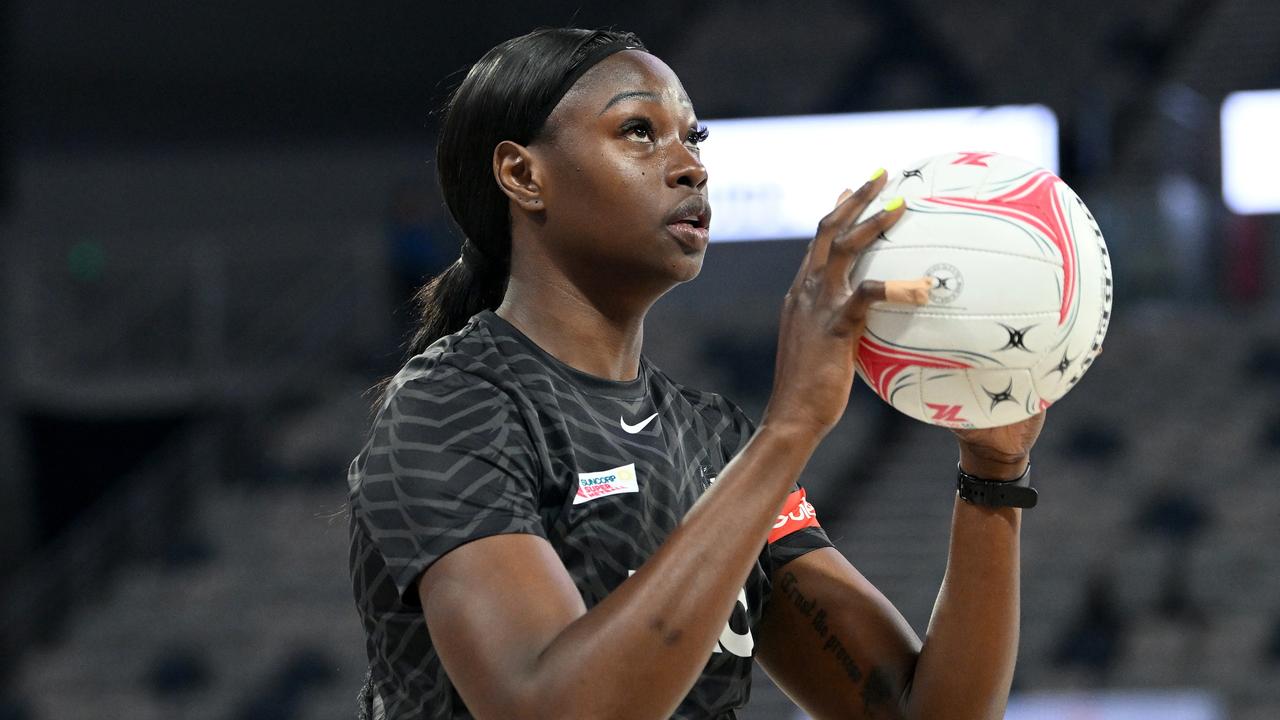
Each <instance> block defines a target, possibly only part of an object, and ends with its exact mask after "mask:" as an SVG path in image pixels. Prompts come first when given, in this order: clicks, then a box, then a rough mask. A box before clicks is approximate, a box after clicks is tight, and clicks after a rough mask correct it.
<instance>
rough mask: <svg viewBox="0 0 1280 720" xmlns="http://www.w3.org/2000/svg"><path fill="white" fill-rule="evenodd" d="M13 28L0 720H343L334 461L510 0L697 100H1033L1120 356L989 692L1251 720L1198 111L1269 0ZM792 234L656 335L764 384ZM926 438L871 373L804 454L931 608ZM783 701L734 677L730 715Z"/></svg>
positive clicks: (1268, 695)
mask: <svg viewBox="0 0 1280 720" xmlns="http://www.w3.org/2000/svg"><path fill="white" fill-rule="evenodd" d="M0 18H3V23H0V490H2V494H0V498H2V499H3V503H0V542H2V545H0V547H3V553H2V554H0V577H2V578H3V582H2V583H0V720H17V719H22V720H35V719H41V720H43V719H45V718H106V717H111V718H115V717H129V718H162V717H163V718H235V719H237V720H250V719H256V718H268V717H269V718H280V719H288V718H348V717H352V714H353V712H354V702H353V698H354V695H355V692H356V690H357V688H358V685H359V682H360V681H361V679H362V677H363V673H364V668H363V654H364V651H363V636H362V634H361V632H360V629H359V625H358V621H357V617H356V614H355V611H354V607H353V605H352V602H351V598H350V590H349V586H348V580H347V574H346V573H347V570H346V568H347V565H346V520H345V517H344V516H343V515H342V509H343V503H344V501H345V494H346V483H345V469H346V464H347V463H348V462H349V460H350V458H351V457H353V456H354V455H355V453H356V452H357V451H358V450H359V448H360V447H361V445H362V444H363V442H364V434H365V432H366V430H367V426H368V423H369V420H370V416H369V407H370V404H371V403H372V400H373V398H372V396H371V395H369V394H368V393H367V391H368V389H369V388H370V387H372V386H373V385H374V384H375V383H376V382H377V381H378V380H379V379H380V378H382V377H384V376H386V375H388V374H390V373H392V372H394V371H395V369H396V368H397V367H398V365H399V363H400V362H401V361H402V360H403V356H402V351H401V342H402V340H403V334H404V332H405V331H406V330H407V329H408V328H409V327H410V324H411V322H412V318H411V315H412V311H411V307H410V305H409V297H410V294H411V292H412V289H413V288H414V287H415V286H416V285H418V284H419V283H421V282H422V280H423V279H424V278H425V277H427V276H429V275H430V274H431V273H433V272H434V271H435V270H436V269H438V268H439V267H441V266H442V265H443V264H446V263H448V262H450V261H451V260H452V258H453V257H454V256H455V255H456V253H457V238H456V236H455V235H454V233H453V231H452V230H451V228H450V227H449V223H448V221H447V218H446V217H445V216H444V215H443V212H442V210H441V208H440V205H439V200H438V198H437V196H436V188H435V185H434V181H433V170H432V166H431V162H432V143H433V136H434V131H435V128H436V125H437V117H436V116H435V115H434V112H433V111H434V109H435V108H437V107H438V106H439V105H440V103H441V102H442V100H443V99H444V98H445V96H446V95H447V92H448V91H449V89H451V88H452V87H453V86H454V84H456V82H458V80H460V78H461V73H463V72H465V70H466V68H467V67H468V66H469V65H470V63H471V62H473V61H474V60H476V59H477V58H478V57H479V56H480V55H481V54H482V53H483V52H484V51H486V50H487V49H488V48H490V47H492V46H493V45H495V44H496V43H498V42H500V41H502V40H505V39H507V38H509V37H511V36H514V35H518V34H521V33H523V32H526V31H528V30H530V29H532V28H533V27H536V26H539V25H578V26H587V27H601V26H616V27H619V28H623V29H629V30H633V31H635V32H637V33H638V34H639V35H640V36H641V37H642V38H643V39H644V41H645V42H646V44H647V45H648V46H649V48H650V49H651V50H652V51H653V52H654V53H655V54H657V55H658V56H660V57H662V58H663V59H665V60H666V61H667V62H668V64H670V65H671V66H672V67H673V68H674V69H675V70H676V72H677V73H678V74H679V75H680V76H681V77H682V79H683V81H684V83H685V86H686V88H687V89H688V91H689V93H690V95H691V97H692V98H693V99H694V102H695V104H696V106H697V109H698V112H699V115H700V116H702V117H704V118H716V117H734V116H768V115H788V114H801V113H825V112H857V111H873V110H887V109H911V108H931V107H951V106H970V105H994V104H1007V103H1042V104H1045V105H1047V106H1049V107H1050V108H1052V109H1053V110H1054V112H1055V113H1056V114H1057V116H1058V119H1059V122H1060V124H1061V137H1060V143H1061V148H1062V156H1061V170H1062V172H1061V174H1062V175H1063V177H1064V178H1065V179H1066V180H1067V181H1068V182H1069V183H1071V184H1072V186H1073V187H1074V188H1075V189H1076V190H1077V191H1078V192H1079V193H1080V195H1081V196H1082V197H1083V198H1084V199H1085V200H1086V202H1088V203H1089V206H1090V208H1091V209H1092V210H1093V211H1094V214H1095V215H1096V216H1097V217H1098V219H1099V221H1100V223H1101V225H1102V228H1103V230H1104V232H1105V233H1106V237H1107V242H1108V244H1109V246H1110V249H1111V251H1112V257H1113V261H1114V269H1115V277H1116V285H1117V292H1116V300H1115V319H1114V321H1113V323H1112V327H1111V331H1110V335H1109V336H1108V339H1107V351H1106V353H1105V354H1104V355H1103V356H1102V357H1101V359H1100V360H1099V362H1098V363H1097V366H1096V368H1095V369H1094V370H1093V371H1092V372H1091V373H1090V374H1089V380H1088V381H1087V382H1084V383H1082V384H1081V386H1080V388H1079V389H1077V390H1076V391H1075V392H1073V393H1072V394H1071V395H1070V396H1069V397H1068V398H1067V399H1065V400H1064V401H1063V402H1062V403H1060V404H1058V405H1056V406H1055V407H1054V409H1053V411H1052V412H1051V413H1050V418H1049V423H1048V429H1047V430H1046V433H1045V436H1044V438H1043V439H1042V440H1041V443H1040V445H1039V446H1038V447H1037V477H1038V478H1039V480H1038V484H1039V485H1040V487H1041V492H1042V506H1041V507H1039V508H1037V509H1036V510H1035V511H1033V512H1030V513H1028V514H1027V516H1026V522H1025V529H1024V538H1025V539H1024V568H1025V569H1024V581H1023V592H1024V615H1025V619H1024V623H1023V625H1024V631H1023V639H1022V650H1021V659H1020V662H1019V667H1018V676H1017V678H1016V680H1015V692H1016V695H1017V696H1018V697H1020V698H1023V699H1024V700H1035V699H1037V698H1040V699H1043V698H1045V697H1049V695H1046V694H1055V693H1065V692H1079V693H1085V694H1087V695H1089V696H1091V697H1094V698H1095V699H1096V698H1104V699H1105V698H1107V697H1111V698H1115V697H1118V696H1117V695H1116V693H1131V692H1137V693H1143V694H1144V695H1143V697H1145V698H1147V699H1148V700H1149V704H1148V706H1149V707H1156V706H1157V705H1158V703H1160V702H1170V703H1173V705H1174V706H1176V707H1178V708H1181V710H1182V711H1185V712H1187V713H1190V714H1186V715H1176V714H1169V713H1168V712H1166V713H1164V714H1157V715H1139V714H1131V715H1124V714H1123V713H1122V714H1110V715H1104V714H1101V713H1102V711H1101V710H1096V709H1095V711H1094V712H1096V713H1098V714H1094V715H1087V714H1081V715H1073V716H1072V717H1090V718H1092V717H1099V718H1101V717H1107V718H1111V717H1148V716H1159V717H1186V718H1188V720H1192V719H1197V718H1204V719H1207V718H1225V717H1233V718H1258V719H1261V718H1274V717H1280V682H1278V681H1280V559H1278V558H1277V554H1276V552H1275V551H1274V547H1275V545H1276V543H1277V541H1280V522H1277V518H1280V482H1278V481H1280V409H1277V408H1278V407H1280V406H1278V404H1277V402H1276V400H1277V399H1280V317H1278V314H1277V311H1278V310H1280V284H1277V283H1276V282H1275V281H1274V280H1273V277H1274V276H1275V274H1276V271H1277V268H1278V267H1280V265H1278V261H1280V251H1278V250H1277V244H1278V243H1277V241H1278V240H1280V237H1278V236H1280V223H1278V222H1277V220H1276V218H1275V216H1266V215H1255V216H1237V215H1233V214H1232V213H1230V212H1229V211H1228V210H1227V208H1226V207H1225V206H1224V204H1223V201H1222V199H1221V193H1220V170H1219V167H1220V164H1219V163H1220V157H1219V155H1220V152H1219V122H1218V118H1219V107H1220V104H1221V102H1222V100H1223V98H1224V97H1225V96H1226V95H1227V94H1228V93H1229V92H1232V91H1236V90H1245V89H1260V88H1280V4H1278V3H1276V2H1275V0H1148V1H1146V2H1136V1H1133V2H1116V1H1115V0H1081V1H1079V2H1074V3H1038V2H1024V1H1020V2H1012V1H1010V0H1002V1H1000V2H995V1H992V0H981V1H979V2H971V3H948V2H941V1H940V0H905V1H904V2H900V3H893V4H886V3H874V2H866V1H862V0H859V1H851V2H836V1H835V0H829V1H823V0H813V1H802V2H783V1H781V0H758V1H755V2H746V1H741V2H701V3H695V4H684V3H671V2H658V1H657V0H635V1H633V2H630V3H626V4H619V5H617V6H616V7H615V6H612V5H610V4H587V3H582V2H565V1H561V0H543V2H538V3H525V4H505V3H486V2H476V3H423V2H413V3H410V2H402V1H401V2H380V3H371V4H359V3H350V2H342V3H339V2H333V1H332V0H315V1H313V2H311V3H305V4H302V3H284V2H271V1H270V0H257V1H256V2H246V1H244V0H228V1H226V2H220V3H212V4H193V3H179V4H173V5H171V6H168V7H166V6H164V5H163V4H161V6H157V5H156V4H154V3H144V2H140V1H139V0H122V1H120V2H114V3H109V4H91V3H79V2H67V0H44V1H43V2H39V3H37V2H13V1H0ZM712 128H713V130H712V133H713V138H712V140H711V142H714V124H713V125H712ZM1278 130H1280V128H1278ZM849 141H850V142H851V143H857V142H868V143H874V142H875V139H874V138H850V139H849ZM1275 142H1280V140H1276V141H1275ZM869 170H870V168H851V169H850V173H851V178H852V179H851V182H855V181H857V180H859V179H861V178H862V177H863V176H864V175H865V174H866V172H868V171H869ZM713 182H714V178H713ZM815 221H816V218H815ZM802 252H803V243H800V242H796V241H795V240H793V239H792V240H788V239H778V240H776V241H766V242H757V243H740V244H722V245H714V246H713V247H712V249H711V252H710V253H709V256H708V260H707V266H706V269H705V271H704V274H703V276H702V277H701V278H699V279H698V280H697V281H696V282H694V283H691V284H689V285H687V286H685V287H682V288H679V289H677V290H676V291H675V292H673V293H671V295H670V296H668V297H667V298H665V299H664V300H663V301H662V303H661V304H660V305H659V306H658V307H657V308H656V309H655V310H654V312H653V314H652V315H651V317H650V322H649V326H648V330H649V331H648V334H647V339H648V340H649V343H648V347H647V352H648V354H649V355H650V356H651V357H652V358H654V359H655V361H656V362H657V363H658V364H659V365H661V366H663V367H664V368H665V369H666V370H667V371H668V372H670V373H671V374H672V375H674V376H675V377H677V378H680V379H682V380H685V381H687V382H688V383H689V384H691V385H695V386H702V387H706V388H709V389H714V390H718V391H721V392H724V393H725V394H727V395H729V396H730V397H732V398H734V399H737V400H738V401H739V402H741V403H742V404H743V405H744V406H746V407H747V408H749V409H750V410H752V411H753V412H758V410H759V409H760V408H761V406H762V403H763V400H764V398H765V396H766V395H767V392H768V387H769V382H770V377H771V373H772V353H773V347H774V332H775V319H776V314H777V308H778V305H779V300H780V298H781V296H782V294H783V292H784V289H785V286H786V284H787V282H788V281H789V278H790V275H791V270H789V269H787V268H790V267H792V266H794V264H795V263H796V262H798V260H799V258H800V255H801V254H802ZM780 269H786V270H785V272H783V271H782V270H780ZM953 455H954V448H953V442H952V441H951V440H950V438H949V435H948V434H947V433H946V432H945V431H942V430H938V429H935V428H929V427H926V426H924V425H919V424H914V423H912V422H910V421H907V420H905V419H903V418H901V417H899V416H897V415H896V414H894V413H892V412H890V411H888V410H887V409H886V408H885V407H884V406H883V405H882V404H881V403H880V402H879V401H878V400H877V399H875V397H874V396H873V395H872V394H871V393H869V392H868V391H866V389H865V388H858V390H857V392H856V397H855V399H854V401H853V403H852V405H851V410H850V413H849V416H848V417H847V418H846V420H845V422H844V423H843V425H842V427H841V428H840V429H839V430H838V431H837V432H835V433H833V435H832V436H831V438H830V439H828V441H827V442H826V444H825V445H824V447H823V448H822V450H821V451H820V453H819V456H818V457H816V458H815V460H814V462H813V463H812V465H811V467H810V469H809V472H808V475H807V480H806V482H807V484H808V485H809V487H810V491H811V496H812V497H813V498H814V499H815V502H816V504H817V506H818V508H819V510H820V512H821V513H822V517H823V524H824V526H825V527H827V529H828V531H829V532H830V533H831V535H832V538H833V539H834V540H835V541H836V542H837V544H838V545H839V546H840V547H841V549H842V550H844V551H845V552H846V554H848V555H849V557H850V558H851V559H852V561H853V562H854V563H855V564H856V565H858V566H859V567H860V568H861V569H862V570H863V571H864V573H865V574H867V575H868V577H870V579H871V580H872V581H873V582H875V583H876V584H877V585H879V586H880V587H881V588H882V589H884V590H885V591H886V593H887V594H888V595H889V597H890V599H891V600H893V601H894V602H895V603H896V604H898V605H899V607H901V608H902V609H903V611H904V612H905V613H906V614H907V617H908V618H909V619H910V620H911V621H912V623H913V625H915V627H916V629H917V631H918V632H923V630H924V627H925V623H926V622H927V619H928V614H929V609H930V607H931V604H932V601H933V598H934V595H935V594H936V590H937V586H938V582H939V580H940V577H941V571H942V567H943V563H944V562H945V552H946V533H947V516H948V511H949V507H950V502H951V500H950V487H949V485H948V483H949V478H950V475H949V468H950V463H952V462H953ZM1077 697H1083V696H1077ZM1081 702H1085V701H1083V700H1082V701H1081ZM1151 703H1155V704H1151ZM1080 707H1096V706H1090V705H1088V703H1087V702H1086V703H1085V704H1084V705H1081V706H1080ZM1134 707H1137V706H1134ZM793 712H794V711H793V710H792V709H790V705H789V704H788V703H787V702H786V700H785V698H783V697H782V696H781V695H780V694H779V693H778V692H777V691H776V690H774V689H773V688H772V687H770V686H769V685H768V683H767V681H764V680H762V681H761V682H760V684H759V685H758V686H757V689H756V691H755V698H754V701H753V703H752V706H751V708H750V709H749V710H748V712H747V713H746V714H744V717H745V718H776V717H791V716H792V714H793ZM1048 712H1049V714H1047V715H1040V716H1043V717H1054V716H1055V715H1053V714H1052V712H1053V711H1048ZM1064 712H1065V711H1064ZM1082 712H1083V711H1082ZM1138 712H1140V711H1139V710H1132V713H1138ZM1195 713H1199V714H1195ZM1013 716H1014V715H1013V713H1012V711H1011V715H1010V717H1013ZM1030 716H1031V715H1020V716H1019V717H1030ZM1040 716H1037V717H1040ZM1061 716H1065V715H1061Z"/></svg>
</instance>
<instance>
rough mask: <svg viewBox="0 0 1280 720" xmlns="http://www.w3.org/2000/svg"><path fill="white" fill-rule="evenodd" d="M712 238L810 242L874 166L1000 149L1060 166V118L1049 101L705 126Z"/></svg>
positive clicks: (735, 121) (894, 166)
mask: <svg viewBox="0 0 1280 720" xmlns="http://www.w3.org/2000/svg"><path fill="white" fill-rule="evenodd" d="M707 126H708V127H710V128H711V139H710V140H708V141H707V143H706V144H705V145H703V146H702V160H703V162H704V163H705V164H706V166H707V169H708V171H709V172H710V175H711V180H710V187H711V207H712V220H711V239H712V240H715V241H720V240H766V239H775V238H808V237H811V236H812V235H813V232H814V230H815V229H816V228H817V225H818V220H820V219H821V218H822V216H823V215H826V214H827V213H828V212H829V211H830V210H831V208H832V206H833V205H834V204H835V201H836V196H838V195H839V194H840V191H842V190H844V189H845V188H857V187H858V186H859V185H861V184H862V183H863V182H864V181H865V180H866V179H867V177H868V176H869V175H870V174H871V173H872V171H874V170H875V169H876V168H879V167H885V168H889V169H890V170H895V169H901V168H903V167H906V166H908V165H909V164H910V163H911V162H913V161H915V160H920V159H923V158H926V157H929V156H931V155H937V154H939V153H944V152H958V151H967V150H974V151H995V152H1001V153H1006V154H1009V155H1016V156H1018V157H1021V158H1024V159H1026V160H1029V161H1031V162H1034V163H1037V164H1039V165H1042V166H1044V167H1046V168H1049V169H1050V170H1053V171H1054V172H1057V170H1058V118H1057V116H1055V115H1054V114H1053V111H1052V110H1050V109H1049V108H1047V107H1044V106H1043V105H1007V106H998V107H986V108H954V109H947V110H910V111H902V112H880V113H851V114H841V115H797V116H792V117H771V118H735V119H725V120H708V121H707Z"/></svg>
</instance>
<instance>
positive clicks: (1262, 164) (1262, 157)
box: [712, 90, 1280, 232]
mask: <svg viewBox="0 0 1280 720" xmlns="http://www.w3.org/2000/svg"><path fill="white" fill-rule="evenodd" d="M1277 128H1280V90H1256V91H1251V92H1238V93H1231V94H1230V95H1228V96H1227V99H1226V100H1224V101H1223V102H1222V199H1223V200H1225V201H1226V203H1227V207H1229V208H1231V210H1232V212H1236V213H1240V214H1241V215H1254V214H1259V213H1275V212H1280V182H1277V180H1276V169H1277V168H1280V142H1277V141H1276V132H1277ZM712 197H715V194H714V192H713V193H712ZM712 232H714V230H713V231H712Z"/></svg>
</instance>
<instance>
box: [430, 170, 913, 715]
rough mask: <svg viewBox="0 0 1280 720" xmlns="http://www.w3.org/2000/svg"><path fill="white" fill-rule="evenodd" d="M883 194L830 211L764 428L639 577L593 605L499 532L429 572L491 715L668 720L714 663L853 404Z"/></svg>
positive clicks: (807, 266) (531, 545)
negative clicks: (719, 643)
mask: <svg viewBox="0 0 1280 720" xmlns="http://www.w3.org/2000/svg"><path fill="white" fill-rule="evenodd" d="M883 185H884V179H883V177H882V176H881V177H878V178H877V179H876V180H874V181H871V182H868V183H867V184H865V185H864V186H863V187H862V188H861V189H860V190H859V192H858V193H856V194H854V193H849V192H846V194H845V195H843V196H842V197H841V201H840V203H839V204H838V205H837V207H836V209H835V210H834V211H833V212H832V213H831V214H830V215H828V216H827V217H826V218H824V220H823V223H822V224H821V225H820V227H819V232H818V236H817V238H815V240H814V242H813V243H812V244H811V246H810V250H809V254H808V255H807V257H806V258H805V261H804V264H803V265H802V267H801V269H800V272H799V273H798V274H797V276H796V281H795V283H793V285H792V290H791V292H790V293H789V294H788V296H787V300H786V303H785V304H784V308H783V314H782V322H781V331H780V339H779V344H778V358H777V372H776V375H775V377H776V380H775V385H774V391H773V396H772V397H771V399H770V402H769V406H768V410H767V411H766V413H765V417H764V419H763V421H762V423H761V426H760V429H759V430H758V431H757V432H756V434H755V435H754V436H753V437H752V438H751V440H750V441H749V442H748V443H747V445H746V446H745V447H744V449H743V450H742V452H740V453H739V454H738V455H737V456H736V457H735V458H734V459H733V460H732V462H730V463H729V464H728V465H727V466H726V467H725V469H724V470H723V472H721V474H720V476H719V478H718V479H717V481H716V483H715V485H714V486H712V487H711V488H710V489H709V490H707V492H706V493H705V494H704V495H703V497H702V498H701V499H700V500H699V501H698V502H697V503H696V504H695V505H694V507H693V508H692V509H691V510H690V511H689V512H688V514H687V515H686V516H685V517H684V519H683V521H682V523H681V525H680V526H679V527H678V528H677V529H676V531H675V532H673V533H672V534H671V535H670V536H669V537H668V538H667V539H666V541H665V542H664V543H663V544H662V546H661V547H660V548H659V549H658V551H657V552H656V553H654V555H653V556H652V557H651V558H650V559H649V560H648V561H647V562H645V564H644V565H643V566H642V567H641V568H640V570H639V571H638V572H637V573H636V574H635V575H634V576H633V577H632V578H630V579H629V580H627V581H626V582H624V583H623V584H622V585H621V586H619V587H618V588H617V589H616V590H615V591H613V592H612V593H611V594H610V595H609V596H608V597H606V598H605V599H604V600H603V601H602V602H601V603H600V604H598V605H597V606H595V607H593V608H592V609H591V610H590V611H587V610H586V609H585V607H584V605H583V603H582V600H581V598H580V597H579V596H578V593H577V591H576V588H575V587H574V586H573V583H572V581H571V579H570V578H569V576H568V573H567V571H566V570H565V568H564V566H563V565H562V564H561V563H560V561H559V558H557V557H556V555H555V553H554V551H553V550H552V548H551V547H550V545H549V544H548V543H546V541H544V540H541V539H540V538H536V537H528V536H519V535H496V536H492V537H487V538H483V539H480V540H476V541H475V542H472V543H468V544H465V545H463V546H461V547H459V548H457V549H455V550H453V551H452V552H450V553H448V554H446V555H445V556H444V557H442V558H441V559H439V560H438V561H437V562H436V563H435V564H433V565H432V566H431V567H429V568H428V569H427V571H426V572H425V573H423V575H422V577H421V578H420V580H419V582H418V594H419V598H420V599H421V602H422V607H423V612H424V614H425V616H426V621H427V625H428V629H429V631H430V633H431V638H432V642H433V643H434V645H435V647H436V649H437V650H438V652H439V653H440V659H441V661H442V663H443V664H444V667H445V669H446V671H447V672H448V674H449V677H450V679H451V680H452V681H453V683H454V686H455V687H456V688H457V690H458V692H459V693H460V694H461V696H462V698H463V699H464V701H465V702H466V704H467V706H468V708H469V709H470V710H471V711H472V713H474V714H475V716H476V717H477V718H481V719H484V718H546V717H557V718H559V717H592V718H597V717H608V718H665V717H669V716H670V714H671V712H672V711H673V710H674V709H675V708H676V707H677V706H678V704H679V703H680V701H681V700H682V699H683V697H684V696H685V695H686V694H687V693H688V690H689V688H690V687H692V685H693V683H694V682H695V681H696V679H697V677H698V675H699V673H700V671H701V670H702V668H703V667H704V666H705V664H706V662H707V659H708V657H709V655H710V653H711V650H712V648H713V646H714V643H715V640H716V637H717V635H718V634H719V632H720V631H721V629H722V627H723V625H724V623H725V621H726V618H728V616H729V614H730V612H731V611H732V608H733V604H734V602H735V600H736V598H737V595H738V593H739V591H740V589H741V587H742V584H743V582H744V581H745V580H746V578H747V575H748V574H749V572H750V569H751V567H752V566H753V564H754V563H755V562H756V560H757V558H758V556H759V552H760V548H761V547H762V546H763V545H764V542H765V539H766V537H767V535H768V532H769V529H770V526H771V525H772V522H773V520H774V518H775V517H776V515H777V513H778V510H779V508H780V507H781V505H782V502H783V499H784V497H785V496H786V494H787V493H788V491H789V490H790V489H791V487H792V485H793V484H794V482H795V480H796V478H797V477H798V476H799V474H800V471H801V469H802V468H803V466H804V465H805V463H806V462H807V461H808V458H809V455H810V454H811V453H812V451H813V449H814V447H815V446H816V445H817V443H818V441H819V440H820V439H821V438H822V437H823V436H824V435H825V434H826V432H827V431H828V430H829V429H830V428H831V426H832V425H834V424H835V422H836V420H838V419H839V417H840V415H841V414H842V413H843V411H844V406H845V403H846V402H847V399H848V396H849V390H850V387H851V384H852V380H853V357H854V352H853V349H854V347H855V346H856V343H857V340H858V337H859V335H860V333H861V331H862V328H863V326H864V325H865V320H864V318H865V313H866V310H867V308H868V307H869V306H870V304H871V302H873V301H875V300H879V299H883V297H884V286H883V284H882V283H877V282H867V283H864V284H863V285H862V286H860V287H859V288H858V289H857V291H854V290H853V289H851V288H850V287H849V279H848V278H849V268H850V267H851V266H852V262H853V259H854V258H855V257H856V255H857V253H858V252H859V251H860V250H861V248H863V247H865V246H866V245H868V244H870V243H871V242H872V241H874V239H875V237H876V236H877V235H878V234H879V232H881V231H882V230H883V229H884V228H887V227H889V226H891V225H892V223H893V222H895V221H896V220H897V219H898V218H899V217H901V215H902V210H901V208H897V209H895V210H892V211H885V212H880V213H877V214H876V215H874V216H873V217H872V218H870V219H869V220H867V221H866V222H864V223H861V224H858V223H857V218H858V216H859V215H860V214H861V213H862V210H863V209H864V208H865V207H866V205H867V204H868V203H869V202H870V200H871V199H872V198H874V197H875V196H876V194H877V193H878V192H879V191H880V189H881V188H882V187H883Z"/></svg>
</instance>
